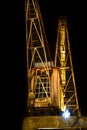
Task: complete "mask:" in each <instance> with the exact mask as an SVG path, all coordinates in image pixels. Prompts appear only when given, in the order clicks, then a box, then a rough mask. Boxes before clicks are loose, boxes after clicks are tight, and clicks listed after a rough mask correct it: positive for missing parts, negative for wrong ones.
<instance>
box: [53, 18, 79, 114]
mask: <svg viewBox="0 0 87 130" xmlns="http://www.w3.org/2000/svg"><path fill="white" fill-rule="evenodd" d="M54 65H55V67H58V68H59V69H60V77H61V87H62V91H63V103H64V104H63V105H64V106H63V108H62V109H63V110H65V109H68V110H70V111H71V112H72V114H73V115H79V116H80V111H79V105H78V98H77V92H76V84H75V77H74V70H73V64H72V57H71V51H70V40H69V34H68V26H67V18H66V17H60V18H59V20H58V32H57V40H56V51H55V62H54Z"/></svg>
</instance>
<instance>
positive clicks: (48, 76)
mask: <svg viewBox="0 0 87 130" xmlns="http://www.w3.org/2000/svg"><path fill="white" fill-rule="evenodd" d="M25 16H26V19H25V20H26V52H27V59H26V60H27V80H28V94H27V110H28V114H27V115H26V117H25V118H24V120H23V125H22V130H36V129H66V128H67V129H76V130H78V129H79V128H80V127H86V128H87V119H86V118H85V117H84V118H83V117H80V112H79V106H78V99H77V94H76V85H75V79H74V73H73V66H72V59H71V52H70V43H69V37H68V28H67V21H66V19H59V21H58V34H57V41H56V52H55V60H54V62H53V61H51V58H50V53H49V48H48V42H47V39H46V35H45V30H44V26H43V21H42V17H41V13H40V8H39V3H38V0H25ZM68 110H69V111H70V112H72V115H71V117H69V118H68V117H67V118H66V116H65V113H64V112H67V114H68V115H69V112H68ZM62 114H63V116H64V117H63V116H62Z"/></svg>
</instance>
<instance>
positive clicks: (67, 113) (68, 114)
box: [62, 110, 70, 118]
mask: <svg viewBox="0 0 87 130" xmlns="http://www.w3.org/2000/svg"><path fill="white" fill-rule="evenodd" d="M62 116H63V117H64V118H69V117H70V112H69V111H68V110H65V111H64V112H63V114H62Z"/></svg>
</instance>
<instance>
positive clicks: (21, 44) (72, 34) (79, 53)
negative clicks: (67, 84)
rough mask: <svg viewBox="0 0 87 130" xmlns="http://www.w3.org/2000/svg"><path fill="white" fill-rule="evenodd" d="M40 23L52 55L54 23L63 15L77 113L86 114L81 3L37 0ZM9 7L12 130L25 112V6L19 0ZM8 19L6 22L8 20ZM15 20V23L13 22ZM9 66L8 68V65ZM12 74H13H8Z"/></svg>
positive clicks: (86, 38) (85, 28) (85, 24)
mask: <svg viewBox="0 0 87 130" xmlns="http://www.w3.org/2000/svg"><path fill="white" fill-rule="evenodd" d="M38 2H39V6H40V10H41V15H42V19H43V23H44V28H45V33H46V36H47V40H48V43H49V48H50V52H51V56H52V57H53V56H54V54H55V42H56V35H57V22H58V18H59V17H60V16H66V17H67V21H68V30H69V39H70V47H71V54H72V63H73V68H74V75H75V81H76V86H77V95H78V100H79V106H80V110H81V114H82V115H83V116H87V54H86V53H87V48H86V46H87V45H86V44H87V20H86V19H87V14H86V12H87V11H86V10H87V9H86V7H85V3H80V2H79V3H75V2H71V1H69V2H66V3H65V1H60V0H59V1H58V0H38ZM15 5H16V6H15V7H14V8H13V10H14V11H13V12H14V13H13V14H14V15H13V21H12V19H11V21H12V23H13V24H12V25H10V26H11V27H12V29H11V30H12V33H13V34H12V33H10V37H11V35H12V38H13V39H12V40H11V46H10V49H9V50H11V53H10V57H11V60H10V63H11V64H10V66H11V71H12V72H11V75H10V79H9V82H10V84H11V87H10V91H9V93H11V96H10V99H11V103H12V104H13V106H12V104H10V106H11V107H10V110H11V113H12V116H13V118H15V121H14V125H16V129H15V130H17V129H18V130H19V129H21V123H22V120H23V118H24V116H25V115H26V97H27V74H26V42H25V29H26V28H25V12H24V11H25V8H24V1H19V2H17V4H15ZM11 21H9V23H11ZM14 21H15V22H14ZM9 68H10V67H9ZM12 75H13V76H12Z"/></svg>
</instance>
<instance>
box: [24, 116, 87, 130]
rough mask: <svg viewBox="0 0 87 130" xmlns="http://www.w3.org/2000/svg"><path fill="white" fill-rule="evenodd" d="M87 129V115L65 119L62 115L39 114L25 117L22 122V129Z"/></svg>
mask: <svg viewBox="0 0 87 130" xmlns="http://www.w3.org/2000/svg"><path fill="white" fill-rule="evenodd" d="M80 128H81V130H87V117H83V116H81V117H76V116H72V117H70V118H68V119H64V118H63V117H62V116H38V117H25V118H24V120H23V123H22V130H38V129H39V130H42V129H44V130H48V129H51V130H54V129H60V130H61V129H62V130H65V129H66V130H68V129H69V130H72V129H76V130H79V129H80Z"/></svg>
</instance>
